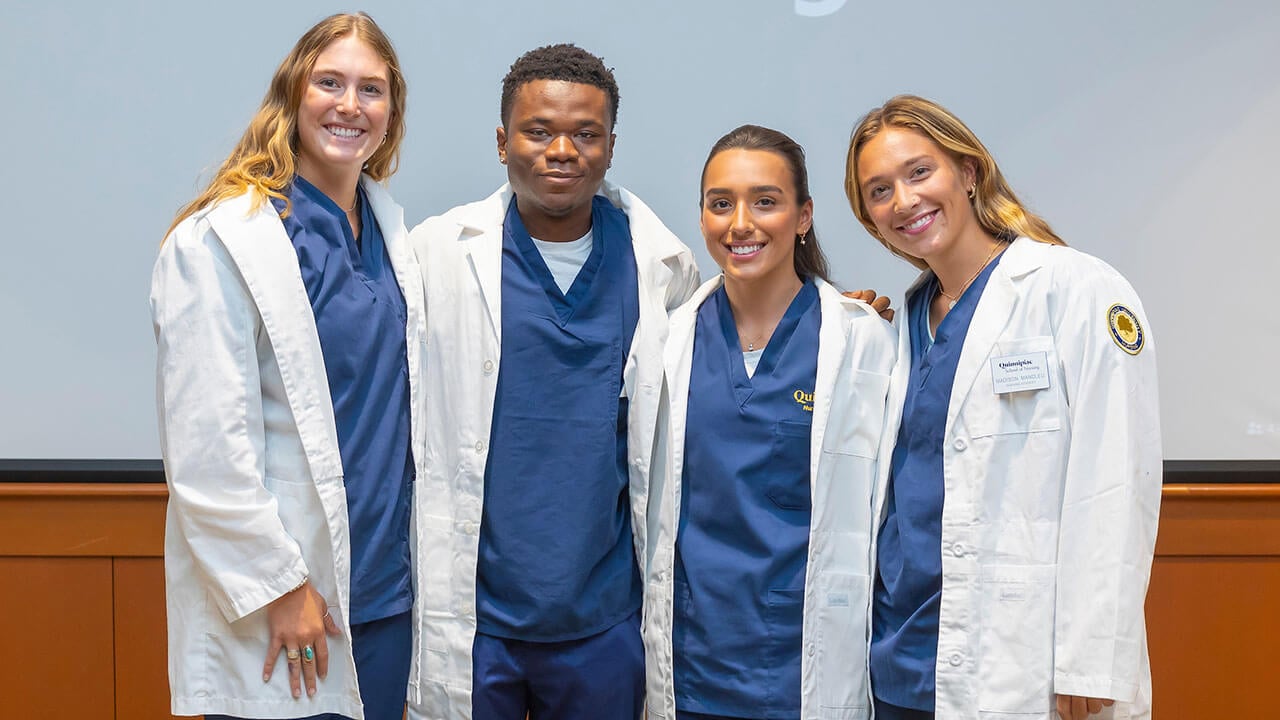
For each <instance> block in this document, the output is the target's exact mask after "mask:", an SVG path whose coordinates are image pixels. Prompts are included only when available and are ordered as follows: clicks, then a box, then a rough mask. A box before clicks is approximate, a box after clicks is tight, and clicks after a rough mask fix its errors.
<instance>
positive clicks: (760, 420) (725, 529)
mask: <svg viewBox="0 0 1280 720" xmlns="http://www.w3.org/2000/svg"><path fill="white" fill-rule="evenodd" d="M820 308H821V306H820V303H819V302H818V290H817V287H815V286H814V284H813V283H812V282H806V283H805V284H804V285H803V286H802V287H801V289H800V292H799V293H797V294H796V297H795V298H794V299H793V300H792V301H791V305H790V307H788V308H787V312H786V314H785V315H784V316H783V318H782V320H781V321H780V322H779V323H778V326H777V328H776V329H775V330H774V332H773V336H772V337H771V338H770V339H769V343H768V345H767V346H766V347H765V350H764V354H763V355H762V356H761V358H760V364H759V365H758V366H757V367H756V372H755V374H754V375H752V376H751V377H748V376H747V371H746V367H745V366H744V363H743V358H742V348H741V347H740V346H739V344H738V332H737V325H736V323H735V322H734V318H733V311H732V309H731V308H730V305H729V298H728V295H727V294H726V293H725V290H724V288H723V287H721V288H720V289H719V290H717V291H716V292H715V293H713V294H712V295H711V296H710V297H709V298H707V300H706V302H704V303H703V305H702V307H701V308H699V309H698V318H697V325H696V327H695V331H694V332H695V334H694V343H693V361H692V367H691V372H690V377H689V397H688V417H687V422H686V428H687V429H686V431H685V445H684V447H685V464H684V473H683V476H682V480H681V482H682V488H683V490H682V495H681V508H680V524H679V532H678V534H677V536H676V572H675V598H674V608H675V613H674V626H673V628H672V649H673V652H674V658H673V660H674V672H675V678H674V679H675V697H676V710H677V711H680V712H686V713H690V712H692V713H705V714H709V715H724V716H732V717H752V718H775V717H780V718H791V717H799V715H800V657H801V647H802V636H801V635H802V634H801V627H802V620H803V611H804V580H805V562H806V558H807V556H808V548H809V520H810V515H811V507H812V505H811V497H810V486H809V476H810V457H809V446H810V434H811V429H812V424H813V400H812V398H813V392H814V384H815V382H816V378H817V372H818V329H819V326H820V325H821V319H822V318H821V309H820ZM850 672H853V669H850Z"/></svg>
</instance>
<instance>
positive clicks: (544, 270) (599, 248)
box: [503, 197, 607, 327]
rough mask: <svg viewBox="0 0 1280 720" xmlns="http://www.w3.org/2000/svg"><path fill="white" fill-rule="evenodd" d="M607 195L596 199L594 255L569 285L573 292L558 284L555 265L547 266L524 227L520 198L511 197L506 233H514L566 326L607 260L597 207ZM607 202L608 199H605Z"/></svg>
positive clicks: (549, 301)
mask: <svg viewBox="0 0 1280 720" xmlns="http://www.w3.org/2000/svg"><path fill="white" fill-rule="evenodd" d="M600 199H603V198H594V199H593V202H592V210H591V228H592V232H593V233H594V235H593V238H592V243H591V254H590V255H588V256H587V261H586V262H585V263H583V264H582V269H581V270H579V271H578V276H577V277H575V278H574V279H573V284H572V285H570V286H569V292H561V291H560V286H559V285H558V284H556V278H555V276H554V275H552V274H551V268H549V267H547V261H546V259H544V258H543V257H542V252H541V251H539V250H538V246H537V245H534V243H533V237H532V236H531V235H529V231H528V230H527V229H526V228H525V226H524V221H523V220H522V219H521V218H520V211H519V208H518V206H517V203H518V198H515V197H513V198H512V199H511V205H510V206H508V208H507V218H506V222H505V223H503V227H504V228H505V230H506V232H508V233H510V235H511V238H512V240H513V241H514V242H515V246H516V249H517V250H518V251H519V252H520V255H521V256H523V257H524V261H525V263H527V264H528V266H529V271H530V272H531V273H532V274H533V276H534V279H535V280H537V282H538V284H539V285H541V286H542V289H543V290H545V291H546V297H547V302H548V304H549V305H550V306H551V309H552V311H553V317H554V318H555V319H556V320H557V321H558V322H559V324H560V326H561V327H563V326H564V325H565V324H566V323H568V322H569V320H570V319H572V318H573V313H574V311H575V310H576V309H577V307H578V306H579V305H580V304H581V303H582V300H583V299H584V298H585V297H586V296H587V293H589V292H591V284H592V281H593V280H594V279H595V277H596V273H598V272H599V271H600V264H601V262H602V261H603V259H604V244H605V239H604V238H603V237H602V236H601V235H602V233H599V232H596V228H598V227H600V225H601V224H600V223H599V222H596V221H597V220H598V219H599V217H598V215H599V210H598V209H597V208H596V207H595V201H596V200H600ZM605 202H607V200H606V201H605Z"/></svg>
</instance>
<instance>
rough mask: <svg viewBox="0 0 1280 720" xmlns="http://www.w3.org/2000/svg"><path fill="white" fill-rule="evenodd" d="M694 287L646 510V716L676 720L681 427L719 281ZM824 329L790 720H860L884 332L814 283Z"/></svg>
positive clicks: (886, 346)
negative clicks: (700, 325) (706, 311)
mask: <svg viewBox="0 0 1280 720" xmlns="http://www.w3.org/2000/svg"><path fill="white" fill-rule="evenodd" d="M722 278H723V276H717V277H715V278H712V279H711V280H709V281H707V282H706V283H704V284H703V286H702V287H701V288H699V289H698V292H697V293H695V294H694V296H693V298H692V299H691V300H690V301H689V302H688V303H686V304H685V305H683V306H682V307H681V308H680V309H678V310H677V311H676V312H675V313H674V314H673V315H672V317H671V337H670V339H669V340H668V342H667V348H666V371H667V386H668V390H669V402H667V403H664V407H663V412H662V413H661V415H660V420H659V437H660V440H659V443H658V446H659V450H658V454H657V457H658V460H660V462H658V461H657V460H656V461H655V467H654V472H653V480H652V487H651V493H650V511H649V526H650V530H649V533H648V535H649V538H650V543H649V550H650V553H649V561H648V563H647V567H646V583H645V617H644V639H645V664H646V666H647V668H646V669H647V678H648V688H647V705H648V707H647V710H648V715H649V717H650V718H674V717H675V716H676V711H675V695H674V692H675V690H674V683H673V678H672V643H671V631H672V596H673V575H674V569H675V542H676V531H677V527H678V522H679V518H680V503H681V477H682V474H683V470H684V438H685V421H686V417H687V411H688V401H689V376H690V372H691V366H692V362H693V340H694V331H695V328H696V324H697V314H698V308H699V307H700V306H701V305H702V303H703V301H705V300H706V299H707V297H708V296H710V295H711V293H712V292H714V291H715V290H716V289H717V288H718V287H720V284H721V282H722ZM818 297H819V302H820V303H821V309H822V324H821V326H820V328H819V331H818V348H817V352H818V374H817V380H816V383H815V387H814V400H813V423H812V432H811V436H810V449H809V455H810V476H809V483H810V493H811V496H812V498H813V504H812V505H813V514H812V517H811V519H810V523H809V557H808V561H807V563H806V565H805V588H804V620H803V625H802V635H803V646H802V653H803V655H802V657H801V668H800V708H801V711H800V717H801V718H805V719H806V720H808V719H809V718H839V719H840V720H845V719H852V718H866V717H870V715H871V708H870V702H871V695H870V691H869V689H868V680H867V678H868V668H867V646H868V642H869V638H870V634H869V633H870V629H869V627H870V626H869V625H868V618H869V617H870V615H869V613H870V608H871V591H870V587H871V579H872V576H871V566H872V555H871V541H872V537H871V532H872V524H871V517H872V516H871V511H872V490H873V488H874V486H875V482H876V477H877V467H878V464H879V462H880V461H883V462H884V463H885V464H887V462H888V461H887V459H885V458H887V456H884V455H882V453H883V452H884V450H885V449H886V448H888V447H891V446H889V445H886V444H885V443H883V442H882V438H881V435H882V432H883V428H884V427H885V413H886V396H887V393H888V390H889V382H890V381H889V374H890V372H891V371H892V369H893V364H894V359H895V352H896V347H895V342H894V337H893V331H892V329H891V328H890V326H889V325H888V323H886V322H884V321H883V320H881V319H880V317H879V316H878V315H877V314H876V312H875V311H874V310H872V309H871V307H870V306H868V305H866V304H865V303H863V302H861V301H858V300H850V299H848V298H846V297H843V296H842V295H840V293H839V292H838V291H837V290H836V289H835V288H833V287H831V286H830V285H828V284H827V283H825V282H822V281H818Z"/></svg>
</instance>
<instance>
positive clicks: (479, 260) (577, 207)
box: [410, 45, 698, 720]
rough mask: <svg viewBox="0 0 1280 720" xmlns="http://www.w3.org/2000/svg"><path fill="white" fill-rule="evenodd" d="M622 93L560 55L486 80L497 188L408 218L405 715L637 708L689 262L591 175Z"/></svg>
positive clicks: (635, 206) (604, 152) (536, 56)
mask: <svg viewBox="0 0 1280 720" xmlns="http://www.w3.org/2000/svg"><path fill="white" fill-rule="evenodd" d="M617 112H618V88H617V84H616V82H615V81H614V78H613V73H612V72H611V71H610V70H609V69H608V68H606V67H605V66H604V63H603V62H601V60H600V58H598V57H595V56H594V55H591V54H590V53H588V52H586V51H584V50H582V49H580V48H577V47H574V46H572V45H552V46H548V47H543V48H538V49H537V50H533V51H531V52H529V53H527V54H525V55H524V56H522V57H521V58H520V59H518V60H517V61H516V62H515V64H513V65H512V66H511V70H510V72H509V73H508V74H507V76H506V78H505V79H504V80H503V89H502V104H501V120H502V124H501V126H500V127H498V129H497V146H498V159H499V161H500V162H501V163H503V164H504V165H506V166H507V179H508V184H507V185H504V186H503V187H502V188H500V189H499V190H498V191H497V192H495V193H494V194H493V195H491V196H490V197H488V198H486V199H484V200H481V201H479V202H476V203H471V204H468V205H463V206H461V207H457V208H454V209H453V210H450V211H449V212H447V213H445V214H444V215H441V216H438V217H433V218H430V219H428V220H426V221H425V222H423V223H422V224H421V225H420V226H418V227H417V228H416V229H415V230H414V231H413V233H412V235H411V242H412V244H413V246H414V249H415V250H416V252H417V254H418V258H419V261H420V263H421V268H422V272H423V277H424V280H425V282H426V285H427V305H428V308H429V309H428V315H429V316H428V322H427V326H428V327H427V340H426V347H425V355H424V357H425V361H424V367H425V368H426V370H425V380H424V381H425V383H426V384H425V385H424V392H425V393H426V395H427V397H428V398H430V401H429V402H428V403H427V405H428V409H427V417H426V419H425V424H426V426H427V427H428V428H429V430H428V433H429V438H428V441H427V451H426V456H427V468H428V469H427V473H426V477H422V478H419V479H418V484H417V497H416V500H415V502H416V513H417V515H416V518H417V527H418V535H419V536H418V552H420V553H422V556H423V561H422V563H421V564H420V565H419V567H423V568H426V570H425V572H424V573H423V574H422V575H420V576H419V577H418V578H417V590H418V594H417V603H416V605H415V608H416V612H417V622H418V628H419V631H420V632H419V641H418V647H417V652H416V654H415V655H416V656H415V667H414V670H413V673H412V676H411V681H410V683H411V688H410V696H411V697H410V700H411V703H410V704H411V715H413V716H414V717H425V718H468V717H472V716H474V717H475V718H477V720H488V719H490V718H509V719H510V720H522V719H523V718H524V717H525V716H526V714H527V713H531V714H532V715H533V716H535V717H539V718H552V719H560V718H563V719H574V718H593V719H594V718H618V719H619V720H623V719H627V718H631V719H634V718H637V717H639V716H640V713H641V708H642V704H643V695H644V658H643V649H642V645H641V639H640V619H639V611H640V602H641V596H642V594H643V592H642V586H641V579H640V578H641V576H640V571H639V563H640V558H643V557H644V549H645V547H646V544H645V536H646V527H645V507H646V503H647V499H648V498H647V492H648V482H649V470H650V461H651V458H652V455H653V444H654V428H655V426H656V417H657V413H658V403H659V394H660V391H661V388H662V367H661V362H662V347H663V342H664V341H665V339H666V334H667V312H668V311H669V310H670V309H673V308H675V307H676V306H678V305H680V304H681V303H682V302H683V301H684V300H685V299H686V298H688V297H689V295H690V294H691V293H692V292H693V290H694V289H695V288H696V287H697V286H698V272H697V269H696V266H695V265H694V260H693V256H692V255H691V253H690V252H689V250H688V248H686V247H685V246H684V245H683V244H681V242H680V241H679V240H678V239H677V238H676V237H675V236H674V235H673V234H672V233H671V232H670V231H669V230H667V228H666V227H664V226H663V225H662V223H661V222H660V221H659V220H658V218H657V217H656V216H655V215H654V214H653V212H652V211H651V210H650V209H649V208H648V207H646V206H645V205H644V204H643V203H641V202H640V201H639V200H638V199H637V198H636V197H635V196H634V195H632V194H631V193H629V192H627V191H626V190H624V189H622V188H620V187H617V186H615V185H612V184H610V183H607V182H605V179H604V177H605V172H606V170H607V169H608V167H609V163H610V161H611V159H612V157H613V144H614V135H613V128H614V123H615V121H616V119H617Z"/></svg>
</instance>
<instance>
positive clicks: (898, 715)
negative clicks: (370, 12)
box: [875, 698, 933, 720]
mask: <svg viewBox="0 0 1280 720" xmlns="http://www.w3.org/2000/svg"><path fill="white" fill-rule="evenodd" d="M875 701H876V720H933V712H932V711H930V710H916V709H915V708H904V707H899V706H897V705H890V704H889V703H887V702H885V701H883V700H881V699H880V698H876V699H875Z"/></svg>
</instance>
